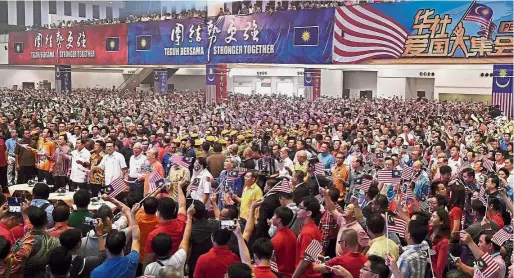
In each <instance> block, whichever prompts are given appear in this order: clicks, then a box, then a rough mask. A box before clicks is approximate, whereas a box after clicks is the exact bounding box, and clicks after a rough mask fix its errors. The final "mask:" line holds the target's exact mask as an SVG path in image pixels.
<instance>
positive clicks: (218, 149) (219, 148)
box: [202, 142, 223, 153]
mask: <svg viewBox="0 0 514 278" xmlns="http://www.w3.org/2000/svg"><path fill="white" fill-rule="evenodd" d="M208 144H209V143H207V145H208ZM202 146H203V145H202ZM208 150H209V149H207V151H208ZM212 150H213V151H214V152H217V153H219V152H221V151H222V150H223V146H222V145H221V144H220V143H218V142H216V143H214V144H213V145H212Z"/></svg>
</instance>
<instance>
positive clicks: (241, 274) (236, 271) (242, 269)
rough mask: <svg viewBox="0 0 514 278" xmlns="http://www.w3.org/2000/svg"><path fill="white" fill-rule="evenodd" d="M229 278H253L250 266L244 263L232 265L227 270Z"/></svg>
mask: <svg viewBox="0 0 514 278" xmlns="http://www.w3.org/2000/svg"><path fill="white" fill-rule="evenodd" d="M227 275H228V277H229V278H253V277H254V276H253V271H252V268H250V266H248V265H247V264H244V263H232V264H231V265H230V266H229V267H228V270H227Z"/></svg>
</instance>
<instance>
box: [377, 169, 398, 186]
mask: <svg viewBox="0 0 514 278" xmlns="http://www.w3.org/2000/svg"><path fill="white" fill-rule="evenodd" d="M401 178H402V173H401V171H399V170H380V171H378V173H377V180H378V181H379V182H383V183H398V182H400V180H401Z"/></svg>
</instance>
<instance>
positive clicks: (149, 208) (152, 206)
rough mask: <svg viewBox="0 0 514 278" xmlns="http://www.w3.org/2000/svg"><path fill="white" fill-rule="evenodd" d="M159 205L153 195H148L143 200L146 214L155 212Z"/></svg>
mask: <svg viewBox="0 0 514 278" xmlns="http://www.w3.org/2000/svg"><path fill="white" fill-rule="evenodd" d="M157 207H159V200H157V198H155V197H149V198H147V199H146V200H145V201H144V202H143V209H144V210H145V213H146V214H155V213H156V212H157Z"/></svg>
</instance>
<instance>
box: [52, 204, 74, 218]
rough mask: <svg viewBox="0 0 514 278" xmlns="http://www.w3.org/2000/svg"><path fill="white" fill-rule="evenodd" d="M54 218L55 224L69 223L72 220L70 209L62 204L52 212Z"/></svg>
mask: <svg viewBox="0 0 514 278" xmlns="http://www.w3.org/2000/svg"><path fill="white" fill-rule="evenodd" d="M52 218H53V219H54V221H55V222H64V221H68V219H69V218H70V207H68V206H67V205H65V204H60V205H58V206H56V207H55V208H54V210H53V211H52Z"/></svg>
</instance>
